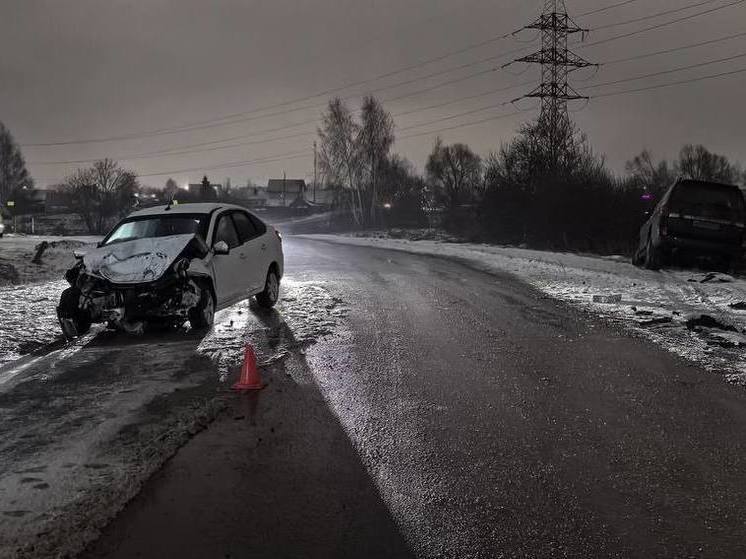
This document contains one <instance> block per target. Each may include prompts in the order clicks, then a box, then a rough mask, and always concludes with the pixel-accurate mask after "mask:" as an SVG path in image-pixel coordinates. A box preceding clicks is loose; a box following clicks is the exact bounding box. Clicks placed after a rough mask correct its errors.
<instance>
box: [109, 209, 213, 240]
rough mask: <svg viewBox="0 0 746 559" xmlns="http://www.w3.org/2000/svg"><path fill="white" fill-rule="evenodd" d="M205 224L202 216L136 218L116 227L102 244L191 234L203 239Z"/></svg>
mask: <svg viewBox="0 0 746 559" xmlns="http://www.w3.org/2000/svg"><path fill="white" fill-rule="evenodd" d="M207 222H208V217H207V216H206V215H203V214H194V215H192V214H188V215H171V216H168V215H164V216H161V215H159V216H152V217H145V218H143V217H137V218H133V219H130V220H128V221H123V222H122V223H120V224H119V225H117V226H116V227H115V228H114V230H113V231H112V232H111V233H110V234H109V236H108V237H107V238H106V241H105V243H104V244H106V245H108V244H112V243H121V242H124V241H133V240H136V239H149V238H154V237H168V236H171V235H188V234H192V233H197V234H199V235H201V236H202V237H204V230H205V225H206V223H207Z"/></svg>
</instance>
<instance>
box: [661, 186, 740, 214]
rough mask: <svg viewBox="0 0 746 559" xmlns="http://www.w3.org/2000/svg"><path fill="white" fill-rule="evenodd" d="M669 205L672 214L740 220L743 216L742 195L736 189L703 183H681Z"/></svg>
mask: <svg viewBox="0 0 746 559" xmlns="http://www.w3.org/2000/svg"><path fill="white" fill-rule="evenodd" d="M669 205H670V209H671V211H673V212H678V213H683V214H691V215H696V216H702V217H714V218H722V219H734V218H738V219H741V218H742V217H743V214H744V200H743V194H741V191H740V190H739V189H738V188H737V187H735V186H728V185H719V184H713V183H705V182H682V183H681V184H679V185H678V186H676V188H675V189H674V191H673V193H672V196H671V201H670V204H669Z"/></svg>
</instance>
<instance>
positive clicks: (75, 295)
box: [57, 203, 284, 338]
mask: <svg viewBox="0 0 746 559" xmlns="http://www.w3.org/2000/svg"><path fill="white" fill-rule="evenodd" d="M75 256H76V259H77V263H76V264H75V266H73V267H72V268H71V269H70V270H68V271H67V272H66V274H65V278H66V279H67V281H68V282H69V283H70V287H69V288H68V289H66V290H65V291H63V292H62V296H61V297H60V303H59V306H58V307H57V316H58V318H59V321H60V325H61V327H62V330H63V332H64V334H65V335H66V336H67V337H68V338H72V337H75V336H78V335H81V334H83V333H85V332H87V331H88V329H89V328H90V327H91V324H93V323H98V322H103V323H107V324H108V325H109V326H110V327H114V328H117V329H120V330H124V331H126V332H130V333H142V332H143V330H144V327H145V325H146V324H148V323H161V324H183V323H184V322H185V321H186V320H189V322H190V323H191V326H192V327H193V328H204V327H208V326H210V325H211V324H212V322H213V317H214V314H215V311H216V310H217V309H220V308H224V307H227V306H229V305H232V304H233V303H236V302H238V301H240V300H241V299H245V298H246V297H250V296H252V295H253V296H256V301H257V303H258V304H259V305H260V306H262V307H266V308H269V307H272V306H273V305H274V304H275V303H276V302H277V298H278V295H279V290H280V280H281V278H282V274H283V268H284V257H283V253H282V238H281V237H280V234H279V233H278V232H277V231H276V230H275V229H274V228H273V227H272V226H270V225H267V224H265V223H264V222H263V221H262V220H260V219H259V218H258V217H256V216H255V215H254V214H252V213H251V212H248V211H247V210H246V209H245V208H242V207H240V206H234V205H231V204H219V203H211V204H207V203H205V204H180V205H168V206H158V207H154V208H148V209H145V210H141V211H138V212H135V213H133V214H131V215H130V216H128V217H126V218H125V219H123V220H122V221H120V222H119V223H118V224H117V225H116V227H114V229H112V231H111V232H110V233H109V234H108V235H107V236H106V237H105V238H104V240H103V241H101V242H100V243H99V244H98V247H97V248H95V249H93V250H90V251H88V252H86V253H76V254H75Z"/></svg>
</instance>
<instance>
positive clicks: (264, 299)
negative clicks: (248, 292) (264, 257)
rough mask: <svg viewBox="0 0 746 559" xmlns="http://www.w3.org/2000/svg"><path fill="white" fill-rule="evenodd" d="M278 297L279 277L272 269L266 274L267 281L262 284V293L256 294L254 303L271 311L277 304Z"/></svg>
mask: <svg viewBox="0 0 746 559" xmlns="http://www.w3.org/2000/svg"><path fill="white" fill-rule="evenodd" d="M279 297H280V277H279V276H278V275H277V270H275V268H274V267H272V268H270V269H269V271H268V272H267V279H266V280H265V282H264V291H262V292H261V293H257V296H256V302H257V303H259V306H260V307H264V308H265V309H271V308H272V307H274V306H275V303H277V299H278V298H279Z"/></svg>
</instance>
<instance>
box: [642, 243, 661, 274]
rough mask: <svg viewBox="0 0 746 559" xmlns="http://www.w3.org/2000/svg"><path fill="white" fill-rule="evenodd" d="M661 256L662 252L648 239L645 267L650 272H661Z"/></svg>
mask: <svg viewBox="0 0 746 559" xmlns="http://www.w3.org/2000/svg"><path fill="white" fill-rule="evenodd" d="M660 260H661V255H660V251H659V250H658V249H657V248H655V247H654V246H653V242H652V241H651V240H650V239H648V244H647V246H646V247H645V257H644V260H643V265H644V266H645V267H646V268H647V269H648V270H659V269H660V267H661V262H660Z"/></svg>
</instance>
